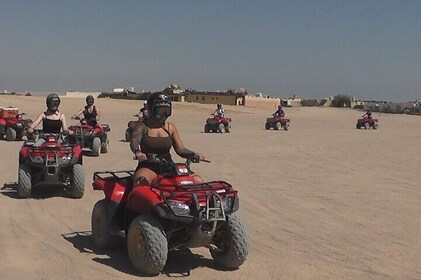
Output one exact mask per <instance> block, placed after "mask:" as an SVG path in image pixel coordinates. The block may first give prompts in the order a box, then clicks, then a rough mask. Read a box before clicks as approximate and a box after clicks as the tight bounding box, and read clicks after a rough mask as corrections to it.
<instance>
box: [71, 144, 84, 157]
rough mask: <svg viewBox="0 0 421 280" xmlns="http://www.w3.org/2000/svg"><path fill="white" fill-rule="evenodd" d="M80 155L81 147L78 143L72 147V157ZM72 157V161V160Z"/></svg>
mask: <svg viewBox="0 0 421 280" xmlns="http://www.w3.org/2000/svg"><path fill="white" fill-rule="evenodd" d="M81 157H82V148H81V147H80V146H79V145H77V146H75V147H74V148H73V159H74V158H81ZM73 159H72V161H73ZM81 161H82V160H81Z"/></svg>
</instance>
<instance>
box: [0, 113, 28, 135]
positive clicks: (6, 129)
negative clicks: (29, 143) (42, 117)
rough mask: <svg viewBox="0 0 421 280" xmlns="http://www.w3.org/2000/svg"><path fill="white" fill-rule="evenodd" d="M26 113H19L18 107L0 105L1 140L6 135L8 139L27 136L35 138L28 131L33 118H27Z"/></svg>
mask: <svg viewBox="0 0 421 280" xmlns="http://www.w3.org/2000/svg"><path fill="white" fill-rule="evenodd" d="M24 115H26V114H25V113H19V108H16V107H12V106H9V107H6V108H2V107H0V140H2V139H3V137H4V135H6V140H7V141H15V140H22V138H23V136H26V137H27V138H28V140H33V138H32V136H33V135H31V134H28V133H27V130H28V127H29V126H30V125H31V124H32V120H31V119H25V118H24Z"/></svg>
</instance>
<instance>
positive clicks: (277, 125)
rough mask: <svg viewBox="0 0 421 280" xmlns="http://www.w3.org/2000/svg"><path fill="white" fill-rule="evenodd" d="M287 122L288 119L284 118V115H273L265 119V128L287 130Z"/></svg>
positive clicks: (288, 121)
mask: <svg viewBox="0 0 421 280" xmlns="http://www.w3.org/2000/svg"><path fill="white" fill-rule="evenodd" d="M289 123H290V119H286V118H284V117H281V116H278V115H274V116H272V117H269V118H267V119H266V123H265V129H266V130H268V129H271V128H273V129H275V130H281V129H284V130H289Z"/></svg>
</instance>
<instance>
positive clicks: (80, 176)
mask: <svg viewBox="0 0 421 280" xmlns="http://www.w3.org/2000/svg"><path fill="white" fill-rule="evenodd" d="M70 188H71V190H70V195H71V197H73V198H82V197H83V194H84V192H85V171H84V170H83V166H82V165H81V164H79V163H77V164H75V165H73V170H72V177H71V186H70Z"/></svg>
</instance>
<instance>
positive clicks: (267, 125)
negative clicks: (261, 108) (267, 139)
mask: <svg viewBox="0 0 421 280" xmlns="http://www.w3.org/2000/svg"><path fill="white" fill-rule="evenodd" d="M265 129H266V130H269V129H270V123H268V122H266V123H265Z"/></svg>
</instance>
